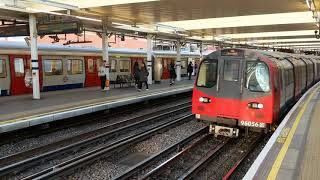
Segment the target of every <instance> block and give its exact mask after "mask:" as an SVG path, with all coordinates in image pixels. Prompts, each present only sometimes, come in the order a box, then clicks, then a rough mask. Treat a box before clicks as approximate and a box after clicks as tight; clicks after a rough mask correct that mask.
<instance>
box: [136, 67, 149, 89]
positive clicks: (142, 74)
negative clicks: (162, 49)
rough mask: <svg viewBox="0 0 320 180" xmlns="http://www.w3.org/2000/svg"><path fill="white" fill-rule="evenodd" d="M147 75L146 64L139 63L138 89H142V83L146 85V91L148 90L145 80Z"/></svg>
mask: <svg viewBox="0 0 320 180" xmlns="http://www.w3.org/2000/svg"><path fill="white" fill-rule="evenodd" d="M148 76H149V72H148V70H147V67H146V64H145V63H144V62H143V63H142V64H141V69H140V74H139V78H140V79H139V80H140V81H139V87H138V91H141V90H142V84H143V83H144V84H145V85H146V90H147V91H148V90H149V87H148V82H147V79H148Z"/></svg>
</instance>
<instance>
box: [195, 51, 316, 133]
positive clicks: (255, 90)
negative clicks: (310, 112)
mask: <svg viewBox="0 0 320 180" xmlns="http://www.w3.org/2000/svg"><path fill="white" fill-rule="evenodd" d="M313 59H314V60H313V64H312V66H313V67H314V68H313V67H311V66H310V65H311V61H304V60H303V59H301V58H300V56H298V55H297V56H292V55H289V54H285V53H277V52H267V51H257V50H246V49H224V50H221V51H216V52H213V53H211V54H209V55H208V56H206V57H205V58H204V59H203V61H202V62H201V65H200V69H199V74H198V77H197V81H196V83H195V87H194V91H193V97H192V112H193V113H194V114H195V115H196V118H197V119H198V120H199V121H201V122H204V123H207V124H210V132H212V133H214V134H216V135H224V136H230V137H236V136H238V134H239V129H242V128H247V129H249V128H250V129H251V130H255V131H261V130H264V131H266V132H267V131H268V130H270V129H271V127H273V125H275V124H277V123H279V119H280V117H281V116H282V115H284V113H285V112H286V110H288V108H290V107H291V106H292V105H293V103H294V102H295V101H297V100H298V99H299V98H300V97H301V95H302V93H303V92H304V91H305V90H306V89H307V88H308V85H309V87H310V86H311V85H312V84H313V83H315V82H317V81H318V80H319V78H317V77H316V75H317V74H316V73H313V72H316V71H317V70H318V69H317V68H318V63H319V61H317V60H315V59H316V58H314V57H313ZM308 69H309V71H310V72H309V71H308ZM312 69H314V70H315V71H311V70H312ZM317 72H318V71H317ZM309 76H314V77H309ZM312 79H315V80H316V81H315V82H313V83H311V84H310V82H311V81H312Z"/></svg>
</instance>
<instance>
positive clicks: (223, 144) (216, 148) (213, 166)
mask: <svg viewBox="0 0 320 180" xmlns="http://www.w3.org/2000/svg"><path fill="white" fill-rule="evenodd" d="M206 128H207V127H205V128H203V129H201V130H199V132H197V133H200V132H202V131H204V132H207V131H206V130H207V129H206ZM201 135H202V138H198V140H197V141H196V142H194V143H193V144H191V145H189V146H187V147H184V148H182V147H183V146H184V144H185V142H190V141H191V140H190V139H191V138H192V137H193V139H195V137H200V136H196V135H192V136H190V137H188V138H187V139H188V140H187V139H185V140H183V141H181V142H179V143H177V144H175V145H173V146H172V147H169V148H167V149H165V150H164V151H162V152H159V153H158V154H156V155H154V156H152V157H150V158H149V159H147V160H145V161H143V162H141V163H139V164H137V165H136V166H134V167H132V168H130V169H129V170H127V171H126V172H124V173H123V174H121V175H120V176H118V177H116V178H115V179H116V180H123V179H157V180H158V179H222V178H223V179H228V178H229V177H230V176H231V175H232V173H233V172H234V171H235V170H236V168H237V167H238V166H239V164H241V162H242V161H243V160H244V159H245V157H246V156H247V155H248V154H249V153H250V152H251V150H253V149H254V147H255V144H256V143H257V142H259V140H261V137H263V136H262V135H257V134H253V135H252V136H251V137H250V138H240V139H230V138H226V137H219V138H214V136H213V135H210V134H207V133H204V134H201ZM173 149H174V150H176V151H177V153H173V151H174V150H173ZM226 152H227V153H226ZM237 152H239V153H237ZM172 153H173V154H172ZM170 154H171V157H170V158H167V160H166V161H164V162H162V163H158V165H157V166H154V164H156V162H159V161H161V159H163V157H164V156H169V155H170ZM208 166H210V168H207V167H208ZM221 167H223V168H221ZM208 172H209V173H208Z"/></svg>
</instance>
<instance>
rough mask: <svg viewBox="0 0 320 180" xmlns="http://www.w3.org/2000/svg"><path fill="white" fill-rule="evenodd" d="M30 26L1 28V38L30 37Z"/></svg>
mask: <svg viewBox="0 0 320 180" xmlns="http://www.w3.org/2000/svg"><path fill="white" fill-rule="evenodd" d="M29 35H30V33H29V25H27V24H21V25H9V26H2V27H0V37H14V36H29Z"/></svg>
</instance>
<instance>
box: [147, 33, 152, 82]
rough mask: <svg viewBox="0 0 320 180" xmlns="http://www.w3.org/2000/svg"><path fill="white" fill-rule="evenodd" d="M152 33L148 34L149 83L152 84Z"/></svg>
mask: <svg viewBox="0 0 320 180" xmlns="http://www.w3.org/2000/svg"><path fill="white" fill-rule="evenodd" d="M152 49H153V47H152V35H151V34H148V35H147V70H148V72H149V75H148V84H152Z"/></svg>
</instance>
